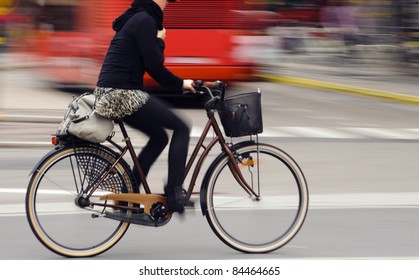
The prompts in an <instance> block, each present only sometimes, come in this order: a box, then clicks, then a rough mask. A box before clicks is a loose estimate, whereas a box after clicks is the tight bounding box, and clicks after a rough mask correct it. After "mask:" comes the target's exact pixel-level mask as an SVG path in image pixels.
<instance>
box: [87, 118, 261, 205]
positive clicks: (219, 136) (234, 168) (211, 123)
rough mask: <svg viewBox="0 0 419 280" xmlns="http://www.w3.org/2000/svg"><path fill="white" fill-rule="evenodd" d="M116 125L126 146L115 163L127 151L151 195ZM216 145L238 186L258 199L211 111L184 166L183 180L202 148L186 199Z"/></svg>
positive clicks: (132, 153)
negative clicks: (225, 155)
mask: <svg viewBox="0 0 419 280" xmlns="http://www.w3.org/2000/svg"><path fill="white" fill-rule="evenodd" d="M117 123H118V124H119V127H120V129H121V132H122V135H123V137H124V139H123V141H124V142H125V144H126V145H125V147H124V148H123V149H122V150H121V154H120V156H119V158H118V159H117V162H118V161H119V160H120V159H122V158H123V157H124V155H125V153H126V152H127V150H128V151H129V153H130V155H131V158H132V159H133V162H134V170H135V171H136V172H138V174H139V176H140V180H141V183H142V186H143V187H144V190H145V193H146V194H151V193H152V192H151V189H150V187H149V185H148V182H147V179H146V177H145V175H144V172H143V170H142V168H141V165H140V163H139V161H138V159H137V156H136V152H135V150H134V147H133V145H132V142H131V139H130V137H129V136H128V133H127V131H126V129H125V126H124V124H123V122H122V121H118V122H117ZM211 128H213V130H214V133H215V136H214V138H213V139H212V140H211V142H210V143H209V144H208V145H204V142H205V139H206V137H207V135H208V133H209V131H210V129H211ZM217 143H220V145H221V149H222V151H224V152H225V153H226V154H227V156H228V158H229V167H230V170H231V172H232V175H233V176H234V177H235V178H236V180H237V181H238V182H239V184H240V185H241V186H242V187H243V189H244V190H245V191H246V192H247V193H248V194H249V195H250V194H253V195H254V196H255V197H256V198H258V197H259V196H258V195H257V194H256V193H255V192H254V191H253V189H252V188H251V187H250V186H249V185H248V184H247V182H246V180H245V179H244V178H243V175H242V174H241V171H240V168H239V166H238V164H237V163H236V159H235V157H234V154H233V152H232V150H231V149H230V147H229V146H228V145H227V144H226V142H225V138H224V136H223V133H222V132H221V129H220V126H219V125H218V123H217V120H216V119H215V116H214V112H213V111H209V112H208V121H207V123H206V125H205V128H204V130H203V131H202V134H201V136H200V138H199V140H198V142H197V144H196V145H195V148H194V150H193V152H192V155H191V156H190V158H189V159H188V162H187V165H186V168H185V175H184V180H185V179H186V177H187V175H188V174H189V172H190V171H191V169H192V165H193V164H194V162H195V160H196V159H197V157H198V154H199V150H200V149H201V148H203V149H204V151H203V152H202V153H201V155H200V156H199V158H198V161H197V163H196V165H195V168H194V169H193V173H192V177H191V180H190V183H189V187H188V189H187V198H188V199H189V198H190V196H191V195H192V192H193V189H194V187H195V183H196V180H197V177H198V175H199V171H200V170H201V167H202V165H203V163H204V161H205V158H206V157H207V155H208V154H209V152H210V151H211V149H212V148H213V147H214V146H215V144H217ZM115 164H116V163H115ZM106 173H109V171H108V172H106ZM106 173H105V174H104V176H103V177H106ZM100 181H101V180H100ZM100 183H101V182H98V184H97V186H98V185H99V184H100ZM95 189H96V188H93V189H92V190H91V193H93V192H94V190H95Z"/></svg>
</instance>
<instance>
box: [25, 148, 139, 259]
mask: <svg viewBox="0 0 419 280" xmlns="http://www.w3.org/2000/svg"><path fill="white" fill-rule="evenodd" d="M116 158H117V157H116V153H115V152H114V151H113V150H111V149H109V148H107V147H105V146H102V145H95V144H87V143H86V144H77V146H76V147H62V148H59V149H58V150H56V151H55V152H53V153H51V154H49V155H47V156H46V157H45V158H44V159H43V160H41V161H40V163H39V164H38V166H37V167H36V169H35V170H34V172H33V174H32V177H31V179H30V181H29V185H28V189H27V194H26V201H25V207H26V216H27V219H28V222H29V225H30V227H31V229H32V231H33V233H34V234H35V236H36V237H37V239H38V240H39V241H40V242H41V243H42V244H43V245H44V246H45V247H47V248H48V249H49V250H51V251H52V252H54V253H57V254H59V255H62V256H66V257H91V256H95V255H98V254H101V253H103V252H105V251H107V250H108V249H110V248H111V247H112V246H114V245H115V244H116V243H117V242H118V241H119V240H120V239H121V238H122V237H123V235H124V234H125V232H126V231H127V230H128V227H129V223H127V222H119V221H114V220H111V219H107V218H104V217H102V216H101V215H100V214H97V213H100V212H101V211H102V210H104V209H96V208H97V207H96V206H94V207H93V208H90V207H85V208H83V207H80V206H77V205H76V202H75V200H76V199H77V198H78V197H79V196H78V195H79V193H80V192H81V191H82V190H83V189H85V188H86V187H87V186H88V185H89V184H92V182H93V181H95V180H97V179H98V178H97V177H98V176H100V175H102V176H103V174H104V170H105V169H106V168H109V167H110V166H111V165H112V164H114V163H115V162H116ZM132 182H133V179H132V172H131V170H130V168H129V165H128V164H127V163H126V162H125V161H124V160H120V161H119V162H118V163H117V164H116V165H115V167H114V168H113V172H112V174H108V176H107V177H106V178H105V179H104V180H103V182H102V183H101V185H100V186H99V189H98V190H97V191H96V192H98V194H96V192H95V193H94V195H93V196H92V197H91V199H97V198H98V197H99V196H100V195H101V194H104V193H106V192H116V193H118V192H124V193H126V192H132V191H133V183H132ZM107 209H109V208H107ZM92 211H95V212H92Z"/></svg>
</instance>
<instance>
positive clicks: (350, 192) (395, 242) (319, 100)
mask: <svg viewBox="0 0 419 280" xmlns="http://www.w3.org/2000/svg"><path fill="white" fill-rule="evenodd" d="M5 75H6V80H7V81H9V82H10V81H13V79H15V81H17V80H20V79H21V78H22V77H24V78H25V79H24V80H25V82H22V83H20V84H19V87H18V89H19V90H18V91H16V92H15V94H14V95H10V94H3V93H5V92H6V93H10V90H11V89H12V88H11V86H10V83H9V84H8V83H5V84H3V87H2V90H3V92H2V96H1V98H2V104H3V105H4V104H6V105H8V106H3V107H2V112H3V114H6V115H7V114H9V115H10V114H17V113H18V114H21V115H37V116H45V115H46V116H60V115H61V114H62V112H64V110H65V106H66V105H67V103H68V102H67V100H68V99H69V95H68V94H63V93H61V92H57V91H54V90H51V89H49V88H47V87H45V84H43V83H41V82H40V81H39V80H37V79H34V76H32V75H31V74H29V73H22V72H21V73H7V74H5ZM3 78H5V76H4V75H3ZM8 85H9V86H8ZM256 88H261V89H262V92H263V105H264V127H265V130H264V133H263V134H262V136H261V140H262V141H264V142H269V143H271V144H274V145H277V146H279V147H281V148H283V149H284V150H285V151H287V152H288V153H289V154H291V155H292V156H293V157H294V158H295V159H296V160H297V162H298V163H299V164H300V166H301V168H302V169H303V171H304V173H305V175H306V177H307V181H308V186H309V189H310V194H311V196H310V210H309V214H308V217H307V220H306V222H305V224H304V225H303V228H302V230H301V231H300V233H299V234H298V235H297V236H296V237H295V238H294V239H293V240H292V241H291V242H290V243H289V244H288V245H287V246H285V247H283V248H281V249H280V250H278V251H275V252H273V253H270V254H264V255H246V254H242V253H238V252H235V251H233V250H232V249H230V248H228V247H227V246H225V245H224V244H223V243H222V242H221V241H219V240H218V239H217V238H216V236H215V235H214V234H213V233H212V232H211V229H210V227H209V226H208V225H207V224H206V220H205V218H204V217H202V216H201V214H200V212H199V211H197V212H193V211H189V212H188V213H187V214H186V217H185V219H182V220H181V219H177V218H175V219H173V220H172V221H171V222H170V223H169V224H168V225H167V226H165V227H162V228H158V229H155V228H145V227H140V226H132V227H131V228H130V229H129V231H128V233H127V234H126V236H124V238H123V239H122V241H121V242H120V243H118V244H117V245H116V246H115V247H114V248H112V249H111V250H110V251H108V252H106V253H105V254H103V255H100V256H98V257H96V259H98V260H107V259H111V260H116V259H119V260H121V259H130V260H141V259H143V260H150V259H153V260H168V259H169V260H184V259H194V260H219V259H231V260H233V259H235V260H237V259H274V260H276V259H278V260H281V259H295V260H302V259H340V260H341V259H373V260H376V259H401V260H404V259H410V260H418V259H419V238H418V236H419V217H418V215H417V214H418V211H419V209H418V205H419V203H418V201H419V191H418V183H417V182H418V179H419V177H418V173H417V170H418V168H419V160H418V159H417V154H418V152H419V143H418V140H419V130H418V128H417V114H418V111H419V108H418V106H413V105H409V104H401V103H394V102H388V101H382V100H376V99H369V98H363V97H357V96H347V95H342V94H337V93H334V92H327V91H322V90H314V89H307V88H299V87H293V86H286V85H278V84H274V83H268V82H254V83H242V84H239V85H237V86H235V87H232V89H231V90H232V91H237V92H244V91H249V90H254V89H256ZM11 96H12V97H11ZM39 101H43V102H41V103H39ZM46 101H47V102H46ZM16 104H17V105H19V107H17V105H16ZM12 105H16V107H13V106H12ZM42 106H44V107H45V109H43V108H44V107H42ZM62 106H64V107H62ZM182 111H183V114H185V116H186V117H187V118H188V119H190V120H191V122H192V123H193V130H192V136H193V137H192V141H191V143H193V141H194V139H196V138H195V136H196V135H198V133H199V129H200V128H201V127H202V125H203V122H204V119H203V115H202V114H203V113H202V111H201V110H199V109H187V110H182ZM0 126H1V131H2V139H1V141H2V142H8V143H10V142H15V143H20V142H24V143H26V144H25V145H15V146H2V148H1V150H0V152H1V159H2V160H1V162H0V170H1V173H0V180H1V185H0V192H1V196H0V223H1V224H2V225H5V226H4V227H3V228H6V229H7V230H2V231H1V233H0V248H1V250H0V259H2V260H10V259H11V260H24V259H48V260H51V259H61V257H59V256H56V255H54V254H53V253H50V252H49V251H48V250H47V249H45V248H43V247H42V245H41V244H40V243H39V242H38V241H37V240H36V239H35V237H34V236H33V234H32V233H31V231H30V229H29V226H28V224H27V222H26V219H25V216H24V205H23V202H24V193H25V188H26V185H27V182H28V180H29V177H28V173H29V171H30V169H31V168H32V167H33V165H34V164H35V163H36V162H37V161H38V160H39V159H40V157H41V156H42V155H43V154H44V153H46V152H47V151H48V149H50V148H51V146H46V145H45V144H43V145H40V146H38V147H34V146H33V145H32V146H31V145H28V143H32V144H33V143H46V142H48V141H49V136H48V135H49V134H51V133H53V132H54V128H55V126H56V125H55V124H33V123H32V124H25V123H10V122H3V123H0ZM133 136H134V137H135V139H138V140H136V141H137V142H136V144H137V145H138V146H141V144H142V143H143V142H144V141H145V140H144V138H143V137H142V136H141V135H139V134H135V133H133ZM166 156H167V155H166V154H164V155H163V156H162V157H161V159H160V160H159V161H158V162H157V163H156V166H155V167H154V171H152V173H151V174H150V180H151V182H154V184H155V185H157V186H160V185H162V181H163V179H162V178H161V173H162V171H163V170H166V169H165V168H166V164H165V163H166ZM208 159H209V160H210V159H211V157H209V158H208ZM153 172H154V173H153ZM249 226H251V225H249Z"/></svg>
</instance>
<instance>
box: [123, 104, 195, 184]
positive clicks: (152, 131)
mask: <svg viewBox="0 0 419 280" xmlns="http://www.w3.org/2000/svg"><path fill="white" fill-rule="evenodd" d="M123 121H124V122H125V123H126V124H128V125H129V126H131V127H133V128H135V129H138V130H140V131H141V132H143V133H145V134H146V135H147V136H148V137H149V141H148V142H147V144H146V145H145V147H144V148H143V150H142V151H141V152H140V153H139V155H138V161H139V162H140V166H141V168H142V169H143V171H144V174H145V175H147V174H148V172H149V171H150V167H151V166H152V165H153V163H154V162H155V161H156V160H157V158H158V156H159V155H160V154H161V152H162V151H163V150H164V148H165V147H166V145H167V144H168V142H169V138H168V135H167V132H166V131H165V129H170V130H173V135H172V139H171V142H170V147H169V171H168V182H167V186H168V187H169V188H173V187H175V186H182V184H183V179H184V175H185V165H186V157H187V154H188V146H189V132H190V128H189V126H188V125H187V124H186V123H185V122H184V121H183V120H182V119H181V118H180V117H178V116H177V115H176V114H175V113H174V112H173V111H172V109H171V108H170V106H169V105H168V104H166V103H165V102H163V101H162V100H160V99H158V98H156V97H153V96H150V99H149V100H148V101H147V103H146V104H145V105H144V106H143V107H141V108H140V109H138V110H137V111H136V112H134V113H133V114H131V115H129V116H126V117H124V119H123ZM134 176H135V179H136V180H137V182H138V184H140V183H141V182H140V178H139V175H138V174H137V172H135V171H134Z"/></svg>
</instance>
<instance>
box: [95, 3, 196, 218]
mask: <svg viewBox="0 0 419 280" xmlns="http://www.w3.org/2000/svg"><path fill="white" fill-rule="evenodd" d="M167 2H176V0H135V1H134V2H132V4H131V8H129V9H128V10H126V11H125V12H124V13H123V14H122V15H121V16H119V17H118V18H117V19H116V20H115V21H114V22H113V25H112V27H113V29H114V30H115V31H116V33H115V35H114V37H113V39H112V41H111V43H110V46H109V49H108V52H107V54H106V58H105V61H104V63H103V66H102V69H101V72H100V74H99V79H98V82H97V87H96V89H95V91H94V94H95V95H96V96H97V97H98V99H97V102H96V111H97V112H98V113H99V114H100V115H103V116H105V117H107V118H113V119H122V120H123V121H124V122H125V123H127V124H128V125H129V126H131V127H133V128H135V129H138V130H140V131H141V132H143V133H145V134H146V135H147V136H149V141H148V143H147V144H146V145H145V147H144V148H143V150H142V151H141V152H140V153H139V155H138V160H139V162H140V165H141V167H142V169H143V171H144V174H145V175H147V174H148V172H149V170H150V167H151V166H152V164H153V163H154V162H155V161H156V160H157V158H158V156H159V155H160V154H161V152H162V151H163V150H164V148H165V147H166V145H167V144H168V141H169V138H168V135H167V133H166V131H165V129H170V130H173V135H172V139H171V143H170V147H169V170H168V182H167V185H166V186H165V188H164V191H165V194H166V197H167V204H168V208H169V209H168V210H169V211H173V212H179V213H183V211H184V206H185V204H186V203H187V202H186V201H184V199H183V195H182V184H183V178H184V173H185V165H186V157H187V152H188V146H189V133H190V128H189V126H188V125H187V124H186V123H185V122H184V121H183V120H182V119H181V118H180V117H179V116H177V115H176V114H175V113H174V112H173V111H172V110H171V109H170V107H169V106H168V105H167V104H165V103H164V102H162V101H161V100H159V99H157V98H155V97H153V96H151V95H149V94H147V93H146V92H144V91H143V86H144V74H145V72H147V73H148V74H149V75H150V76H151V77H152V78H153V79H154V80H156V81H157V82H158V83H159V84H161V85H162V86H164V87H166V88H169V89H184V90H188V91H191V92H195V90H194V88H193V81H192V80H189V79H182V78H180V77H177V76H176V75H174V74H173V73H172V72H170V71H169V70H168V69H167V68H166V67H165V66H164V47H165V43H164V38H165V35H166V30H165V29H164V27H163V10H164V8H165V7H166V5H167V4H168V3H167ZM134 174H135V177H136V181H137V186H139V185H140V182H139V181H140V180H139V176H138V174H137V172H135V171H134Z"/></svg>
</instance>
